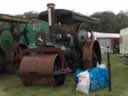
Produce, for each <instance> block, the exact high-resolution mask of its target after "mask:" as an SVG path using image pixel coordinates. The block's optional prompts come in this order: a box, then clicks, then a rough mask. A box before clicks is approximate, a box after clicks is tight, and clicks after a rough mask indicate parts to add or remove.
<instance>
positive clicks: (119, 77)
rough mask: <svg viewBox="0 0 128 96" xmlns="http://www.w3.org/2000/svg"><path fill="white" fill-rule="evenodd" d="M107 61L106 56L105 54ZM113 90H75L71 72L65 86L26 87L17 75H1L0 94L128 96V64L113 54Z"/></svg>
mask: <svg viewBox="0 0 128 96" xmlns="http://www.w3.org/2000/svg"><path fill="white" fill-rule="evenodd" d="M103 63H106V56H103ZM111 64H112V92H108V89H107V88H106V89H100V90H99V91H97V92H91V93H89V95H85V94H82V93H79V92H76V91H75V88H74V81H73V79H74V78H73V74H69V75H68V76H67V79H66V81H65V84H64V86H61V87H52V86H32V87H24V86H23V85H22V83H21V81H20V79H19V77H18V76H16V75H6V76H5V75H4V76H0V96H128V66H127V65H124V64H123V63H122V62H121V61H120V58H119V56H118V55H112V56H111Z"/></svg>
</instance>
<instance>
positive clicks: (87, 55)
mask: <svg viewBox="0 0 128 96" xmlns="http://www.w3.org/2000/svg"><path fill="white" fill-rule="evenodd" d="M82 52H83V64H84V65H83V66H84V68H85V69H86V68H91V67H96V65H97V63H99V64H101V49H100V45H99V43H98V41H97V40H95V41H94V40H87V41H86V42H85V43H84V45H83V48H82Z"/></svg>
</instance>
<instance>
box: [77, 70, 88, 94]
mask: <svg viewBox="0 0 128 96" xmlns="http://www.w3.org/2000/svg"><path fill="white" fill-rule="evenodd" d="M78 78H79V79H78V84H77V87H76V90H77V91H79V92H82V93H85V94H88V92H89V86H90V77H89V73H88V71H84V72H81V73H80V74H78Z"/></svg>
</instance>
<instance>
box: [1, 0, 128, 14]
mask: <svg viewBox="0 0 128 96" xmlns="http://www.w3.org/2000/svg"><path fill="white" fill-rule="evenodd" d="M48 2H52V3H55V4H56V8H61V9H63V8H64V9H70V10H74V11H76V12H80V13H82V14H85V15H91V14H93V13H94V12H101V11H113V12H114V13H118V12H120V11H121V10H124V11H126V10H128V0H1V1H0V13H4V14H11V15H15V14H22V13H24V12H28V11H37V12H41V11H44V10H46V9H47V7H46V4H47V3H48Z"/></svg>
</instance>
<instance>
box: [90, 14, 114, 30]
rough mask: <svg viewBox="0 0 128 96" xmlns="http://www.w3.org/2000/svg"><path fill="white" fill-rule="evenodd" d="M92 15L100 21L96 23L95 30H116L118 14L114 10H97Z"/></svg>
mask: <svg viewBox="0 0 128 96" xmlns="http://www.w3.org/2000/svg"><path fill="white" fill-rule="evenodd" d="M91 17H95V18H99V19H100V22H99V23H98V24H96V25H94V27H93V30H95V31H100V32H116V31H115V27H116V25H115V24H116V15H115V14H114V13H113V12H109V11H106V12H97V13H94V14H93V15H91Z"/></svg>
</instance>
